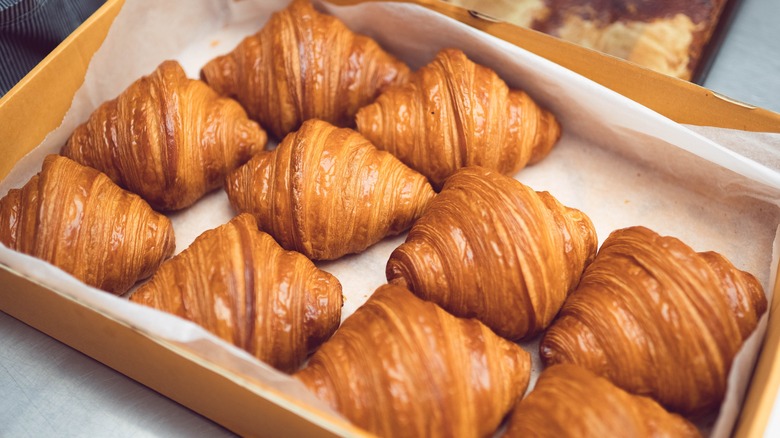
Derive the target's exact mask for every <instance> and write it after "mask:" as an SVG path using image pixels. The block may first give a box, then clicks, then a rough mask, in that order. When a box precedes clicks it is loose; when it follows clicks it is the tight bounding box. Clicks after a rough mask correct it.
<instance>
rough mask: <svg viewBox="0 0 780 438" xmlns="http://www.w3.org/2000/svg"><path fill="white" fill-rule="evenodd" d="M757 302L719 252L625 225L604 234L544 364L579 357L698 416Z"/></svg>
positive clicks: (711, 400)
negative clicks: (696, 250)
mask: <svg viewBox="0 0 780 438" xmlns="http://www.w3.org/2000/svg"><path fill="white" fill-rule="evenodd" d="M766 306H767V303H766V297H765V296H764V293H763V289H762V288H761V285H760V284H759V283H758V281H757V280H756V279H755V278H754V277H753V276H752V275H750V274H749V273H747V272H743V271H739V270H737V269H736V268H735V267H734V266H733V265H731V263H730V262H729V261H727V260H726V259H725V258H723V257H722V256H720V255H718V254H716V253H713V252H705V253H697V252H695V251H693V250H692V249H691V248H690V247H688V246H687V245H685V244H684V243H682V242H681V241H680V240H678V239H676V238H674V237H667V236H663V237H662V236H659V235H658V234H656V233H655V232H654V231H652V230H649V229H647V228H644V227H630V228H625V229H622V230H617V231H614V232H613V233H612V234H611V235H610V236H609V237H608V238H607V240H605V241H604V243H603V244H602V247H601V249H600V250H599V253H598V256H597V257H596V259H595V260H594V261H593V263H592V264H591V265H590V266H589V267H588V268H587V270H586V271H585V273H584V274H583V277H582V280H581V281H580V284H579V286H578V287H577V289H576V291H575V292H573V293H572V294H571V296H570V297H569V298H568V299H567V301H566V303H565V304H564V306H563V308H562V310H561V313H560V315H559V317H558V319H557V320H556V322H555V323H554V324H553V325H552V327H550V329H549V330H548V331H547V333H546V334H545V336H544V338H543V340H542V342H541V344H540V352H541V356H542V359H543V360H544V362H545V363H547V364H556V363H574V364H578V365H581V366H583V367H585V368H588V369H590V370H591V371H593V372H595V373H597V374H599V375H602V376H605V377H607V378H609V379H610V380H612V381H613V382H614V383H615V384H617V385H618V386H620V387H622V388H623V389H625V390H627V391H630V392H633V393H635V394H642V395H649V396H651V397H653V398H655V399H656V400H658V401H659V402H660V403H661V404H663V405H665V406H666V407H667V408H669V409H671V410H673V411H677V412H681V413H683V414H690V415H699V414H704V413H706V412H709V411H711V410H713V409H715V408H716V407H717V406H718V405H719V404H720V401H721V400H722V399H723V395H724V391H725V390H726V382H727V378H728V371H729V368H730V367H731V362H732V360H733V359H734V356H735V355H736V353H737V351H738V350H739V348H740V346H741V345H742V342H743V341H744V339H745V338H746V337H747V336H748V335H749V334H750V333H751V332H752V331H753V329H755V327H756V325H757V322H758V318H759V317H760V316H761V315H762V314H763V313H764V311H765V310H766Z"/></svg>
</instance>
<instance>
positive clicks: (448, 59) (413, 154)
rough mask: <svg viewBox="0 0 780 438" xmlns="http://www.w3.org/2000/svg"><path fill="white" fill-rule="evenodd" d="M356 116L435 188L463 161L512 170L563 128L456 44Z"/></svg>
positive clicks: (367, 132) (546, 148)
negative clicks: (456, 46)
mask: <svg viewBox="0 0 780 438" xmlns="http://www.w3.org/2000/svg"><path fill="white" fill-rule="evenodd" d="M356 120H357V127H358V131H360V133H361V134H363V135H364V136H365V137H366V138H367V139H369V140H370V141H371V142H372V143H373V144H374V145H376V147H378V148H380V149H384V150H386V151H388V152H390V153H392V154H393V155H395V156H396V157H398V158H399V159H400V160H401V161H403V162H404V163H406V164H407V165H408V166H409V167H411V168H413V169H415V170H417V171H418V172H420V173H422V174H423V175H425V176H426V177H428V179H429V180H430V181H431V183H432V184H433V186H434V187H436V188H437V189H438V188H440V187H441V185H442V183H443V182H444V180H445V179H446V178H447V177H448V176H449V175H451V174H452V173H453V172H455V171H456V170H457V169H459V168H461V167H465V166H471V165H476V166H482V167H486V168H489V169H493V170H497V171H499V172H501V173H504V174H508V175H509V174H514V173H516V172H517V171H518V170H520V169H522V168H523V167H525V166H526V165H528V164H533V163H536V162H538V161H539V160H541V159H542V158H544V157H545V156H547V154H548V153H549V152H550V149H552V147H553V145H554V144H555V142H556V141H557V140H558V138H559V137H560V134H561V130H560V126H559V125H558V122H557V121H556V120H555V117H554V116H553V115H552V114H551V113H549V112H548V111H545V110H543V109H542V108H540V107H539V106H537V104H536V103H535V102H534V101H533V100H532V99H531V98H530V97H529V96H528V95H527V94H525V93H524V92H522V91H519V90H510V89H509V88H508V87H507V85H506V83H504V81H502V80H501V78H499V77H498V75H496V73H495V72H494V71H493V70H491V69H489V68H487V67H483V66H480V65H477V64H475V63H473V62H471V61H470V60H469V59H468V58H467V57H466V55H465V54H464V53H463V52H461V51H460V50H456V49H445V50H443V51H441V52H439V54H438V55H437V56H436V58H435V59H434V60H433V61H432V62H431V63H430V64H428V65H427V66H425V67H423V68H421V69H420V70H419V71H417V72H416V73H415V74H413V75H412V76H411V79H410V81H409V82H408V83H407V84H405V85H402V86H399V87H393V88H390V89H388V90H387V91H386V92H384V93H383V94H382V95H380V96H379V97H378V98H377V100H376V102H374V103H373V104H371V105H368V106H366V107H364V108H362V109H361V110H360V111H359V112H358V114H357V117H356Z"/></svg>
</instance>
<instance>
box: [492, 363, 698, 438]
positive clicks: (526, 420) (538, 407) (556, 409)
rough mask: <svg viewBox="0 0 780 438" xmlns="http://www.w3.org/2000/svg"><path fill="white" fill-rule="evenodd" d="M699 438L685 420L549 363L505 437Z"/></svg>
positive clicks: (579, 370)
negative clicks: (617, 436) (550, 365)
mask: <svg viewBox="0 0 780 438" xmlns="http://www.w3.org/2000/svg"><path fill="white" fill-rule="evenodd" d="M616 435H620V436H630V437H637V438H642V437H648V438H649V437H680V438H682V437H691V438H695V437H700V436H701V435H700V434H699V431H698V429H696V427H695V426H694V425H693V424H691V423H690V422H689V421H688V420H686V419H685V418H683V417H681V416H679V415H676V414H671V413H669V412H667V411H666V410H664V408H662V407H661V406H660V405H659V404H658V403H656V402H655V401H653V400H652V399H649V398H646V397H640V396H636V395H632V394H629V393H627V392H625V391H623V390H622V389H620V388H618V387H616V386H615V385H613V384H612V383H610V382H609V381H608V380H606V379H603V378H601V377H598V376H596V375H595V374H593V373H591V372H589V371H588V370H586V369H584V368H581V367H578V366H575V365H554V366H552V367H550V368H547V369H546V370H544V371H543V372H542V374H541V375H540V376H539V379H538V380H537V382H536V385H535V386H534V390H533V391H532V392H531V394H529V395H528V396H527V397H526V398H525V399H523V400H522V401H521V402H520V403H518V404H517V406H516V407H515V409H514V410H513V411H512V416H511V418H510V420H509V424H508V426H507V430H506V434H505V435H504V436H506V437H526V436H534V437H540V438H544V437H550V438H553V437H554V438H566V437H578V438H590V437H593V438H597V437H606V436H616Z"/></svg>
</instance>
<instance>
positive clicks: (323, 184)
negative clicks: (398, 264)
mask: <svg viewBox="0 0 780 438" xmlns="http://www.w3.org/2000/svg"><path fill="white" fill-rule="evenodd" d="M225 190H226V191H227V194H228V198H229V199H230V203H231V205H232V206H233V208H234V209H235V210H237V211H239V212H248V213H252V214H253V215H254V216H255V217H256V218H257V221H258V224H259V226H260V229H262V230H263V231H265V232H267V233H269V234H271V235H272V236H274V238H275V239H276V240H277V241H278V242H279V244H280V245H282V246H283V247H284V248H287V249H292V250H296V251H299V252H301V253H303V254H305V255H306V256H307V257H309V258H312V259H317V260H329V259H336V258H338V257H341V256H342V255H345V254H350V253H357V252H361V251H363V250H365V249H366V248H368V247H369V246H370V245H373V244H374V243H376V242H378V241H379V240H381V239H382V238H383V237H385V236H388V235H394V234H398V233H401V232H402V231H404V230H406V229H408V228H409V227H410V226H411V224H412V222H413V221H414V220H415V219H417V218H418V217H419V216H420V215H421V214H422V212H423V211H424V209H425V207H426V206H427V205H428V203H429V201H430V200H431V198H433V196H434V192H433V189H432V188H431V186H430V184H428V182H427V181H426V180H425V177H423V176H422V175H420V174H419V173H417V172H415V171H413V170H411V169H409V168H408V167H406V166H404V164H403V163H401V162H400V161H398V160H397V159H396V158H395V157H393V156H392V155H390V154H388V153H387V152H384V151H379V150H377V149H376V148H375V147H374V146H373V145H371V143H369V142H368V141H367V140H366V139H365V138H363V137H362V136H361V135H360V134H358V133H357V132H356V131H353V130H351V129H348V128H336V127H334V126H333V125H331V124H329V123H327V122H323V121H321V120H316V119H315V120H309V121H307V122H305V123H304V124H303V125H302V126H301V129H300V130H298V131H296V132H294V133H291V134H289V135H288V136H287V137H285V138H284V140H283V141H282V142H281V143H280V144H279V146H278V147H277V148H276V149H275V150H273V151H272V152H266V153H261V154H258V155H256V156H255V157H254V158H252V159H251V160H250V161H249V162H248V163H247V164H245V165H244V166H242V167H240V168H238V169H236V170H235V171H234V172H232V173H231V174H229V175H228V178H227V182H226V183H225Z"/></svg>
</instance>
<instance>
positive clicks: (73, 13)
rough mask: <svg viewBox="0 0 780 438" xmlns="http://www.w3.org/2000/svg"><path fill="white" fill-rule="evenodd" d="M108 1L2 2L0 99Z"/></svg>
mask: <svg viewBox="0 0 780 438" xmlns="http://www.w3.org/2000/svg"><path fill="white" fill-rule="evenodd" d="M104 2H105V0H0V96H1V95H4V94H5V93H7V92H8V90H10V89H11V88H12V87H13V86H14V85H16V83H17V82H19V80H20V79H22V78H23V77H24V75H26V74H27V72H29V71H30V70H31V69H32V68H33V67H35V66H36V65H37V64H38V63H39V62H40V61H41V60H42V59H43V58H45V57H46V55H48V54H49V52H51V51H52V50H53V49H54V48H55V47H57V45H58V44H59V43H60V42H62V40H64V39H65V38H67V36H68V35H70V33H71V32H73V30H74V29H76V28H77V27H78V26H79V25H80V24H81V23H82V22H83V21H84V20H86V19H87V18H88V17H89V16H90V15H92V13H93V12H95V10H97V8H99V7H100V6H101V5H102V4H103V3H104Z"/></svg>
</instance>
